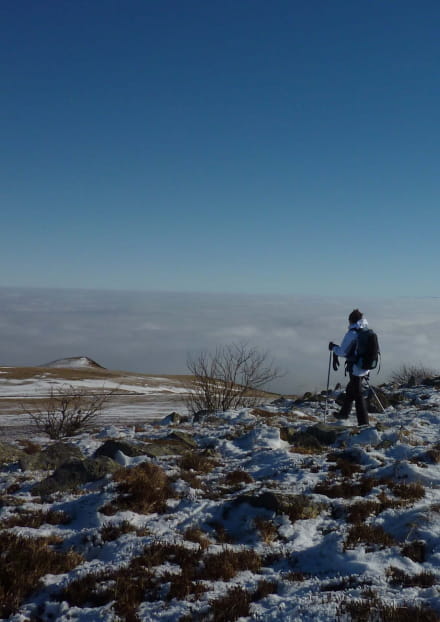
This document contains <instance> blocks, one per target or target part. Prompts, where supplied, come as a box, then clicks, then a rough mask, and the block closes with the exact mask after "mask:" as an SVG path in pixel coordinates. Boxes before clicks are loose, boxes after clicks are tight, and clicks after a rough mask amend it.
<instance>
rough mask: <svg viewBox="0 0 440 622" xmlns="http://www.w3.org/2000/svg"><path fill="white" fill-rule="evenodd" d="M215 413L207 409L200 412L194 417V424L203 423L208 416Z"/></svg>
mask: <svg viewBox="0 0 440 622" xmlns="http://www.w3.org/2000/svg"><path fill="white" fill-rule="evenodd" d="M214 412H215V411H214V410H206V409H203V410H198V411H197V412H196V413H194V415H193V421H194V423H200V421H202V420H203V419H204V418H205V417H207V416H208V415H213V414H214Z"/></svg>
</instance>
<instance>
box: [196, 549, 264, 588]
mask: <svg viewBox="0 0 440 622" xmlns="http://www.w3.org/2000/svg"><path fill="white" fill-rule="evenodd" d="M204 565H205V567H204V570H203V577H204V578H205V579H207V580H210V581H230V579H232V577H234V576H235V575H236V574H237V573H238V572H241V571H243V570H250V571H251V572H258V571H259V570H260V568H261V558H260V556H259V555H257V553H255V551H253V550H251V549H244V550H242V551H232V550H230V549H223V550H222V551H220V553H213V554H211V555H207V556H206V557H205V558H204Z"/></svg>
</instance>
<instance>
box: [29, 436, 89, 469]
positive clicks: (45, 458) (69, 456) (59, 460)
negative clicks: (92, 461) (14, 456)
mask: <svg viewBox="0 0 440 622" xmlns="http://www.w3.org/2000/svg"><path fill="white" fill-rule="evenodd" d="M83 458H84V456H83V454H82V453H81V450H80V449H78V447H76V446H75V445H70V444H69V443H62V442H58V443H54V444H53V445H49V446H48V447H46V449H43V451H39V452H38V453H36V454H31V455H28V454H24V456H22V457H21V458H20V468H21V470H22V471H47V470H52V469H56V468H57V467H59V466H60V465H62V464H64V463H65V462H70V461H72V460H82V459H83Z"/></svg>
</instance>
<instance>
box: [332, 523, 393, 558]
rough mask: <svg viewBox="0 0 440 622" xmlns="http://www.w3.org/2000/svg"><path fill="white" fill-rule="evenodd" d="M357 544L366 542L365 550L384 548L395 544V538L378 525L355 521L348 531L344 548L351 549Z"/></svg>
mask: <svg viewBox="0 0 440 622" xmlns="http://www.w3.org/2000/svg"><path fill="white" fill-rule="evenodd" d="M359 544H366V545H367V550H371V551H373V550H376V548H380V549H384V548H387V547H389V546H393V545H395V544H396V540H395V539H394V538H393V537H392V536H391V535H390V534H388V533H387V532H386V531H385V530H384V529H383V527H381V526H380V525H365V524H363V523H356V524H355V525H353V526H352V527H351V529H350V531H349V532H348V536H347V539H346V540H345V543H344V550H345V551H346V550H347V549H353V548H355V547H356V546H358V545H359Z"/></svg>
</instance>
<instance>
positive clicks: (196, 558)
mask: <svg viewBox="0 0 440 622" xmlns="http://www.w3.org/2000/svg"><path fill="white" fill-rule="evenodd" d="M388 391H389V392H391V391H392V392H393V395H396V394H397V395H398V396H399V400H397V401H396V405H395V406H394V407H389V408H387V410H386V412H385V413H383V414H376V415H372V416H371V425H370V426H369V427H366V428H358V427H356V426H355V425H354V417H353V420H351V421H349V422H348V423H341V422H334V421H331V423H332V430H333V431H335V433H336V434H337V436H336V438H335V439H334V440H333V441H332V442H331V443H330V444H328V445H325V444H324V445H323V444H321V446H319V447H318V446H316V445H315V446H310V445H308V444H307V442H306V440H307V437H305V436H304V434H303V433H305V432H307V433H309V434H310V429H311V427H313V426H315V425H316V424H317V423H322V420H323V402H322V401H307V402H305V401H304V402H297V403H293V402H289V401H287V400H285V401H282V400H281V401H278V402H276V403H269V404H263V405H261V408H260V409H255V410H252V409H243V410H240V411H231V412H226V413H220V414H218V415H216V416H211V417H208V418H205V419H204V420H202V421H200V422H197V421H192V420H183V421H182V422H181V423H180V424H174V425H172V424H171V423H166V422H162V423H158V422H150V423H148V422H146V423H145V424H144V425H143V426H138V427H137V428H136V429H135V428H134V427H133V426H132V425H124V424H123V423H122V422H120V424H119V425H115V424H114V425H112V426H111V427H108V428H107V429H103V430H101V431H100V432H97V433H96V434H84V435H82V436H79V437H74V438H72V439H70V442H71V443H72V444H73V445H75V446H76V447H78V448H80V450H81V451H82V453H83V454H84V456H85V457H91V456H93V454H94V451H95V450H96V449H97V448H98V447H100V446H101V445H102V444H103V443H104V442H105V440H106V439H108V438H117V439H119V440H125V441H129V442H132V443H133V442H137V443H139V442H143V443H145V442H152V441H154V439H156V440H157V439H165V438H168V437H169V435H170V433H173V432H183V433H186V434H189V435H191V437H192V438H193V439H194V441H195V442H196V443H197V448H193V449H191V450H189V451H188V454H187V456H186V458H187V463H185V461H183V460H182V457H181V456H179V455H167V456H163V457H157V458H151V457H148V456H146V455H139V456H135V457H133V456H129V455H127V454H125V453H123V452H119V453H117V455H116V460H117V461H118V463H119V464H120V465H121V466H122V467H123V468H124V469H126V471H124V473H128V471H129V470H132V472H133V473H134V472H135V471H134V470H135V469H138V468H139V465H140V464H144V463H148V464H150V465H151V464H152V465H154V466H155V467H159V468H160V469H161V470H163V472H164V473H165V475H166V477H167V478H168V480H169V485H170V490H171V492H170V494H169V497H168V498H167V500H166V502H165V507H163V508H162V509H160V510H157V509H156V510H154V509H153V510H152V511H146V510H145V509H144V510H143V511H139V509H138V507H137V506H136V504H135V503H133V505H131V506H130V504H127V505H126V506H120V507H119V508H118V503H117V499H118V498H119V493H118V488H117V483H116V482H115V481H114V479H112V478H111V477H107V478H104V479H103V480H100V481H97V482H93V483H90V484H86V485H83V486H81V487H80V488H79V489H78V490H77V491H76V492H69V493H66V492H63V493H55V494H52V495H49V497H46V498H40V497H39V496H35V495H33V494H32V490H31V484H33V483H36V482H38V481H41V480H42V479H43V478H44V477H45V476H46V475H47V473H45V472H43V471H38V472H35V471H27V472H23V471H21V470H20V469H19V468H18V467H17V465H15V466H14V465H12V466H4V467H3V470H2V473H1V480H0V481H1V485H2V487H3V491H4V495H3V500H2V507H1V509H0V524H1V521H3V532H8V533H15V534H20V535H23V536H26V537H30V538H36V537H41V536H42V535H44V536H56V537H57V538H58V539H59V542H58V543H57V544H55V545H52V546H54V547H55V548H56V549H57V550H67V549H69V548H72V547H73V549H74V550H75V551H77V552H78V553H80V554H81V555H82V561H79V562H78V564H77V565H76V566H75V567H74V568H73V569H72V570H70V571H68V572H65V573H61V574H47V575H46V576H45V577H44V582H43V585H42V586H41V587H40V588H38V589H37V590H36V591H35V592H33V593H32V594H29V595H28V596H27V598H25V599H24V600H23V602H21V603H20V605H19V606H18V607H17V608H16V610H15V611H14V612H13V613H11V615H10V617H9V619H10V620H13V621H14V622H25V620H28V619H31V618H32V615H35V614H36V611H37V610H38V616H39V618H38V619H39V620H43V621H49V620H58V621H60V622H68V621H69V622H72V621H73V620H78V621H84V622H95V621H96V622H98V620H99V621H102V620H105V621H108V622H110V621H111V620H115V619H118V617H117V616H118V615H119V616H120V619H127V620H142V621H150V620H151V621H154V620H158V621H163V622H175V621H178V620H182V621H184V620H186V621H188V620H205V621H206V622H207V621H208V620H211V621H212V620H214V621H216V622H220V621H232V620H235V619H240V620H241V621H242V622H244V621H245V620H246V621H247V620H252V619H255V620H265V621H269V620H270V621H273V620H275V621H279V622H281V621H283V622H286V621H287V622H289V621H290V622H293V621H304V622H316V621H318V622H334V621H335V620H340V621H347V622H348V621H349V620H371V622H373V620H375V621H378V620H379V621H380V620H384V621H385V620H407V619H411V620H414V622H415V621H416V620H424V621H426V622H430V621H431V620H440V593H439V578H440V488H439V485H440V442H439V441H440V438H439V425H440V392H439V391H438V390H437V389H436V388H435V387H426V386H423V387H413V388H411V389H409V388H400V389H399V390H397V391H396V390H394V389H391V388H389V389H388ZM332 397H334V396H332ZM330 405H331V406H332V407H333V402H332V400H330ZM329 419H331V418H330V417H327V423H329ZM127 423H128V422H127ZM287 429H289V431H290V433H295V432H296V433H297V434H298V433H300V434H299V436H297V437H296V438H297V439H302V440H297V441H292V442H287V441H286V440H283V438H286V430H287ZM301 433H302V434H303V435H302V436H301ZM305 439H306V440H305ZM39 440H40V442H42V443H43V444H45V443H46V442H47V441H43V440H42V439H39ZM308 441H310V438H308ZM312 445H313V444H312ZM188 456H190V457H192V458H193V459H194V457H195V456H197V457H198V458H199V459H200V463H197V461H194V462H193V463H191V461H189V458H188ZM188 461H189V462H188ZM191 464H192V469H191V468H190V466H191ZM158 473H159V471H158ZM158 481H159V480H156V479H155V480H154V482H156V484H154V485H158ZM150 485H153V483H151V482H150ZM146 488H148V485H147V484H146ZM277 495H278V497H277ZM277 498H283V499H286V498H287V499H289V498H290V499H292V500H293V505H291V506H290V507H289V508H287V506H286V508H285V510H283V507H282V506H280V507H277V506H276V503H275V501H274V500H276V499H277ZM112 502H113V504H114V506H113V509H114V510H115V511H114V512H113V513H110V514H109V513H108V510H106V507H107V508H108V506H109V503H112ZM43 509H44V511H47V510H48V509H53V510H63V511H64V512H66V513H67V515H68V516H69V521H68V522H67V523H66V524H55V525H50V524H47V523H46V524H43V525H41V526H40V527H39V528H35V527H28V526H24V525H22V524H20V526H18V523H19V521H18V518H20V516H22V514H23V512H25V511H26V512H30V511H31V510H32V511H36V510H40V511H41V510H43ZM15 518H16V519H17V525H16V526H13V525H14V520H15ZM6 521H9V522H6ZM109 525H111V526H113V527H114V528H115V529H114V531H115V533H114V534H113V536H112V538H111V539H108V538H109V536H108V528H109ZM117 527H119V528H120V531H119V533H117V529H116V528H117ZM197 530H200V531H197ZM196 534H198V535H197V537H196ZM195 540H198V542H199V543H202V544H198V543H196V542H195ZM185 551H186V553H185ZM243 552H245V553H246V555H247V557H248V559H247V561H246V560H245V559H244V557H243V559H242V560H241V562H240V564H241V566H240V564H239V565H238V566H239V567H238V568H235V569H234V568H233V566H234V564H233V563H232V561H231V560H232V557H231V560H230V561H229V562H228V563H229V565H228V563H225V556H227V555H233V554H234V555H236V556H237V555H238V556H239V555H240V554H242V553H243ZM237 559H238V557H237ZM240 559H241V558H240ZM139 567H142V573H141V574H140V575H139V576H137V575H136V572H139ZM124 568H129V572H128V575H127V572H125V571H124ZM246 568H247V569H246ZM104 572H105V573H107V574H101V575H100V574H99V573H104ZM124 572H125V574H124ZM116 576H118V577H119V579H118V581H121V582H122V581H123V580H124V581H127V582H128V583H127V586H128V587H126V588H125V591H126V593H127V594H128V593H129V594H130V596H129V598H128V599H127V598H126V599H125V600H124V598H123V595H122V594H121V593H120V592H118V591H117V589H116V588H114V585H115V584H114V581H115V580H116V579H115V577H116ZM127 576H128V578H127ZM141 576H142V577H143V579H142V580H143V581H144V582H145V585H144V587H143V588H142V589H141V590H140V591H139V589H138V586H139V581H140V580H141V579H140V578H139V577H141ZM81 577H86V579H85V585H86V586H87V587H83V588H82V590H83V592H82V593H83V594H84V591H85V592H87V590H89V591H88V592H87V593H88V596H86V597H84V596H83V597H81V596H80V595H78V593H79V592H78V589H76V591H75V590H73V589H71V591H70V592H69V591H66V589H65V588H66V587H67V586H69V585H71V586H75V585H76V584H75V580H76V579H79V578H81ZM124 577H125V578H124ZM130 577H131V578H130ZM90 586H91V587H90ZM109 586H110V587H111V590H110V592H109V594H110V593H111V595H112V596H110V595H109V596H108V597H107V598H102V602H100V600H99V598H98V597H97V596H96V595H97V594H99V593H101V594H102V593H105V590H106V589H107V590H108V589H110V587H109ZM112 586H113V587H112ZM112 590H113V591H112ZM115 590H116V591H115ZM127 590H128V591H127ZM130 590H132V591H130ZM91 594H94V597H93V599H92V600H91ZM92 601H93V602H92ZM126 601H129V603H128V604H127V602H126ZM124 603H125V604H124ZM124 607H125V609H124ZM130 607H134V608H132V609H130ZM366 610H370V611H371V612H372V613H371V617H370V618H368V617H365V615H366V614H365V611H366ZM123 611H125V612H126V614H123ZM128 611H129V612H130V615H128V613H127V612H128ZM115 612H116V613H115ZM118 612H119V613H118ZM124 615H126V617H124ZM130 616H131V617H130ZM362 616H364V617H362ZM392 616H394V617H392ZM417 616H419V617H417Z"/></svg>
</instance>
